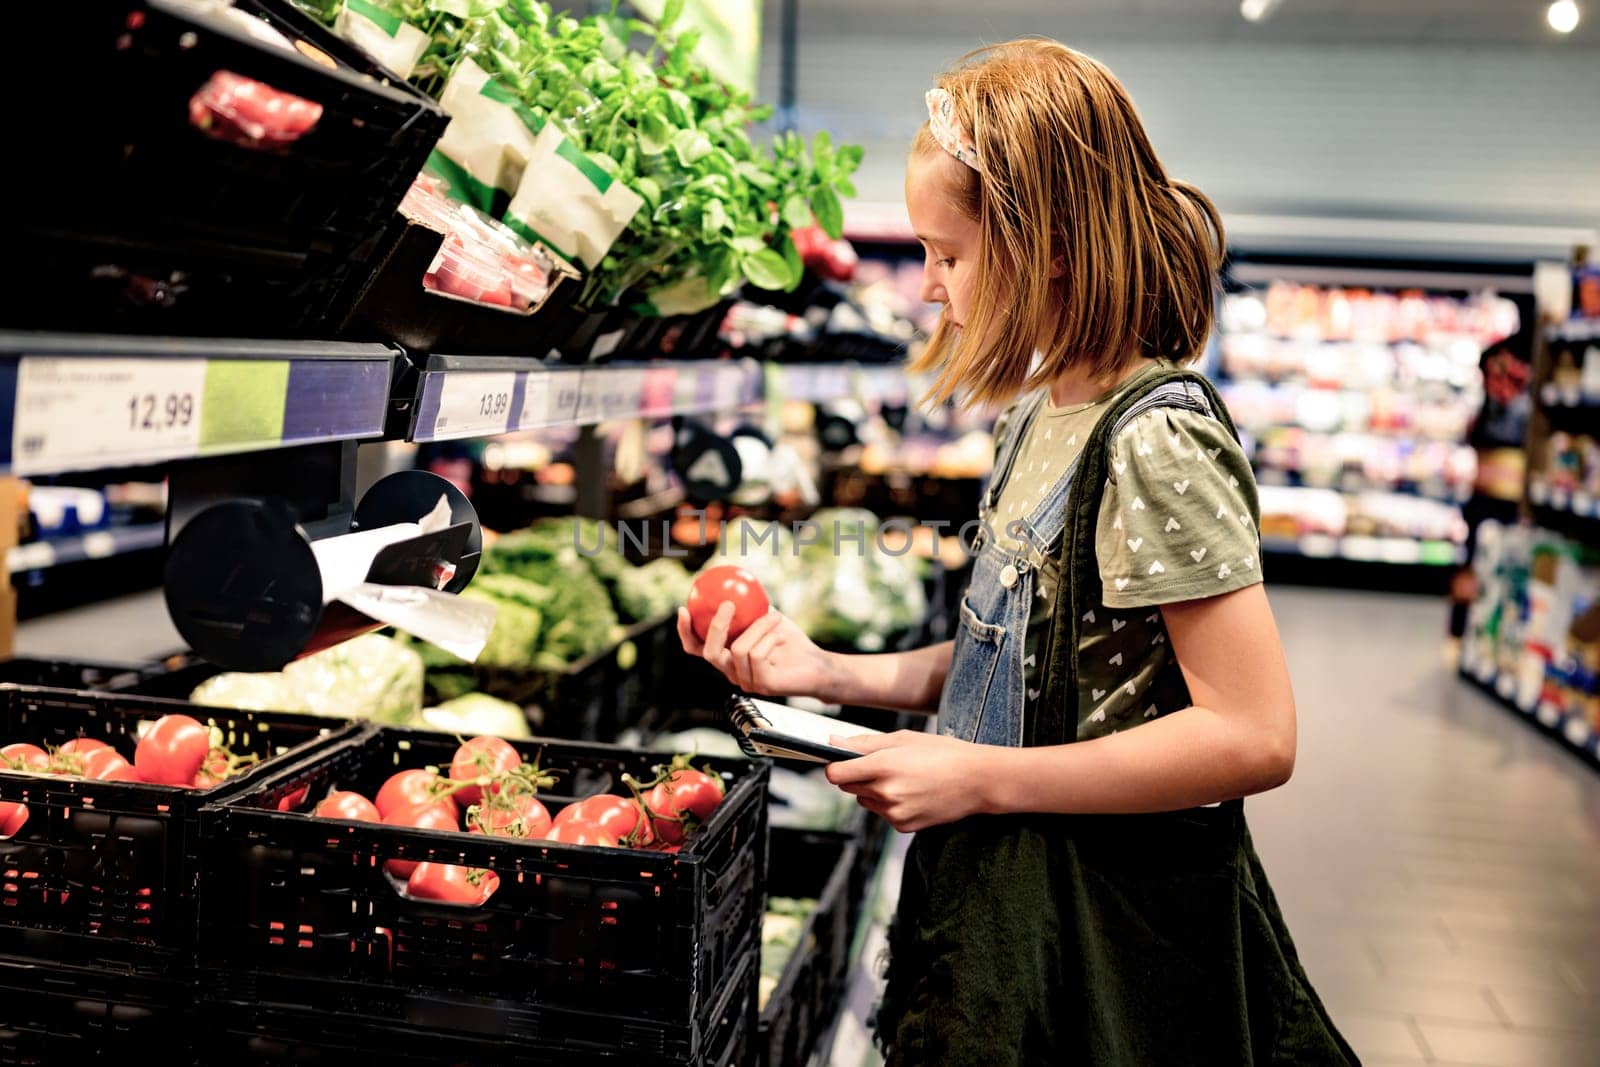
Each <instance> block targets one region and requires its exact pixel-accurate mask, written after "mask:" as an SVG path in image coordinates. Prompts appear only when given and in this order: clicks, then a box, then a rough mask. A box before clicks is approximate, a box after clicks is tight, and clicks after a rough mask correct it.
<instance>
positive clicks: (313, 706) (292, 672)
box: [189, 634, 422, 725]
mask: <svg viewBox="0 0 1600 1067" xmlns="http://www.w3.org/2000/svg"><path fill="white" fill-rule="evenodd" d="M189 699H190V700H191V701H193V702H194V703H196V704H203V705H206V706H208V707H216V708H240V709H243V710H247V711H297V712H304V713H306V714H310V715H327V716H330V717H333V718H340V719H372V720H374V721H376V722H388V723H393V724H396V725H399V724H402V723H408V722H411V721H412V720H414V719H415V718H416V716H417V714H418V713H419V712H420V711H421V710H422V660H421V659H420V658H419V657H418V655H417V654H416V653H415V652H414V651H412V650H411V649H410V648H408V647H406V645H405V644H403V643H402V642H400V641H396V640H393V639H391V638H387V637H383V636H382V635H379V634H363V635H362V636H360V637H357V638H354V639H353V640H350V641H346V642H344V643H342V644H338V645H334V646H333V647H332V648H329V649H326V650H324V651H322V652H318V653H316V654H315V655H312V656H307V657H306V658H305V659H302V660H296V661H295V662H293V663H291V664H289V665H288V666H286V667H285V668H284V669H283V670H282V671H264V672H260V673H240V672H229V673H224V674H218V675H216V676H215V677H213V678H209V679H207V680H206V681H204V682H201V683H200V684H199V685H198V686H196V687H195V689H194V691H193V692H191V693H190V694H189Z"/></svg>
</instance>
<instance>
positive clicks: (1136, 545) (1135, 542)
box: [1128, 537, 1144, 552]
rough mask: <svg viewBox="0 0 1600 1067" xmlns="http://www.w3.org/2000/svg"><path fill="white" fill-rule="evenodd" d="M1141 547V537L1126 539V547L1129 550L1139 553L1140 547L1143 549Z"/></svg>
mask: <svg viewBox="0 0 1600 1067" xmlns="http://www.w3.org/2000/svg"><path fill="white" fill-rule="evenodd" d="M1143 545H1144V538H1142V537H1130V538H1128V547H1129V548H1131V549H1132V550H1133V551H1135V552H1137V551H1139V549H1140V548H1141V547H1143Z"/></svg>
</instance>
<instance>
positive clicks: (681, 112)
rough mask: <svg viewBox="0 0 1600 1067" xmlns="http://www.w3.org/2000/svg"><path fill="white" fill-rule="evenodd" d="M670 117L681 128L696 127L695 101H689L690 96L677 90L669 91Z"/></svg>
mask: <svg viewBox="0 0 1600 1067" xmlns="http://www.w3.org/2000/svg"><path fill="white" fill-rule="evenodd" d="M667 103H668V105H669V107H668V112H667V114H668V116H669V117H670V118H671V119H672V121H673V122H676V123H677V124H678V125H679V126H680V127H682V128H684V129H689V128H692V127H693V126H694V101H692V100H690V99H689V94H687V93H685V92H682V91H680V90H677V89H668V90H667Z"/></svg>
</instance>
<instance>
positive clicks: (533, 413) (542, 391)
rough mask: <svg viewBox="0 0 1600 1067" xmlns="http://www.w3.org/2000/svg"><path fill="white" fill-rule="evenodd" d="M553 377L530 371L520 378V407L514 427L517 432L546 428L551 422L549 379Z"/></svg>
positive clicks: (546, 373)
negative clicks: (536, 427) (537, 427)
mask: <svg viewBox="0 0 1600 1067" xmlns="http://www.w3.org/2000/svg"><path fill="white" fill-rule="evenodd" d="M552 377H554V376H553V375H552V374H551V373H550V372H549V371H543V370H531V371H528V372H527V373H526V374H524V375H523V376H522V379H523V380H522V407H521V408H519V409H518V410H517V419H516V422H515V424H514V425H515V426H516V428H517V429H519V430H527V429H531V428H532V427H535V426H548V425H549V424H550V423H551V421H553V420H552V419H551V412H550V379H551V378H552Z"/></svg>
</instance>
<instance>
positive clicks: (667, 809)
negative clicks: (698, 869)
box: [644, 770, 722, 845]
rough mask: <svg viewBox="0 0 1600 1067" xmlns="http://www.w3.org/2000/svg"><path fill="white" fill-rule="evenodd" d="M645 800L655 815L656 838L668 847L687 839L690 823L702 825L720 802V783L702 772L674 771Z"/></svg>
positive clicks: (653, 820)
mask: <svg viewBox="0 0 1600 1067" xmlns="http://www.w3.org/2000/svg"><path fill="white" fill-rule="evenodd" d="M644 799H645V803H646V804H647V805H648V806H649V808H650V811H651V814H652V815H654V816H655V818H654V819H652V820H651V821H652V822H653V823H654V824H655V830H656V836H657V837H658V838H660V839H661V840H662V841H664V842H666V843H667V844H669V845H671V844H678V843H680V842H682V841H683V839H684V837H685V836H687V833H686V832H687V830H688V828H689V825H690V823H691V822H693V823H695V824H698V823H703V822H705V821H706V820H707V819H709V818H711V813H712V812H713V811H715V810H716V808H717V805H718V804H721V803H722V782H721V781H720V780H719V779H716V778H713V777H712V776H711V775H709V774H706V773H705V772H704V771H696V770H681V771H673V772H672V776H671V777H670V778H668V779H667V780H666V781H665V782H662V783H661V784H660V785H657V786H655V787H654V788H653V789H651V790H650V792H649V793H647V794H645V798H644Z"/></svg>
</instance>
